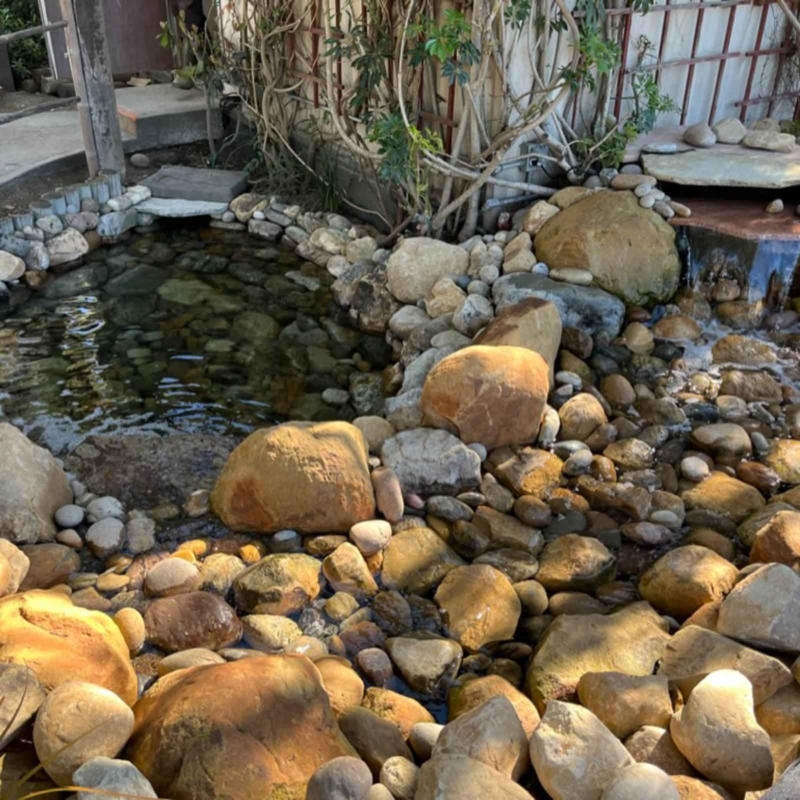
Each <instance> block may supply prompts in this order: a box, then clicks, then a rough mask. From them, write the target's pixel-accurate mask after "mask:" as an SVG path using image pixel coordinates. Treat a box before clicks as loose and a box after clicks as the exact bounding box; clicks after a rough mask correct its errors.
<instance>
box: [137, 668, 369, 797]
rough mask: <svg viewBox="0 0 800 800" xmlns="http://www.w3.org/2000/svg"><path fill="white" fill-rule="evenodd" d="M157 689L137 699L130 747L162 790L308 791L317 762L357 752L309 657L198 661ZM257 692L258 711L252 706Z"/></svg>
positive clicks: (171, 793)
mask: <svg viewBox="0 0 800 800" xmlns="http://www.w3.org/2000/svg"><path fill="white" fill-rule="evenodd" d="M155 688H156V690H155V691H151V692H149V693H148V694H146V695H145V696H144V697H143V698H142V699H141V700H140V701H139V703H138V704H137V706H136V723H137V724H136V731H135V733H134V735H133V738H132V740H131V742H130V744H129V747H128V753H129V756H130V758H131V760H132V761H133V763H134V764H135V765H136V766H137V767H138V768H139V769H140V770H141V771H142V773H144V775H145V776H146V777H147V778H148V780H150V782H151V783H152V784H153V788H154V789H155V790H156V791H157V793H158V796H159V797H171V798H174V800H196V798H199V797H204V798H209V800H212V799H213V798H221V797H223V796H224V797H227V798H230V800H252V798H254V797H259V798H264V800H279V798H286V797H304V796H305V791H306V786H307V784H308V782H309V780H310V779H311V776H312V775H313V774H314V773H315V772H316V771H317V769H318V768H319V767H320V766H322V765H323V764H325V763H327V762H328V761H331V760H333V759H334V758H338V757H339V756H349V755H354V752H353V749H352V747H350V745H349V744H348V742H347V740H346V739H345V738H344V736H343V735H342V733H341V732H340V731H339V729H338V727H337V725H336V718H335V716H334V714H333V710H332V709H331V706H330V701H329V699H328V695H327V694H326V692H325V689H324V688H323V684H322V679H321V677H320V673H319V672H318V671H317V669H316V667H315V666H314V665H313V664H312V663H311V661H309V660H308V659H307V658H305V657H302V656H282V655H273V656H262V657H260V658H244V659H241V660H239V661H233V662H230V663H227V664H216V665H211V666H206V667H197V668H195V669H193V670H188V671H181V672H174V673H171V674H170V675H167V676H165V677H164V678H162V679H161V680H160V681H159V682H158V684H157V685H156V687H155ZM254 697H257V698H259V702H260V703H261V709H262V710H261V713H260V714H253V698H254ZM287 720H291V721H292V724H291V725H290V726H287V724H286V721H287Z"/></svg>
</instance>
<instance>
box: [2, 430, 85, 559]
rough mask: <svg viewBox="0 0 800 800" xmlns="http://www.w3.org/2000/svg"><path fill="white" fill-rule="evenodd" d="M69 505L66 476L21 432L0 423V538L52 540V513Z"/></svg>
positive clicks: (28, 541)
mask: <svg viewBox="0 0 800 800" xmlns="http://www.w3.org/2000/svg"><path fill="white" fill-rule="evenodd" d="M71 502H72V490H71V489H70V487H69V481H68V480H67V476H66V473H65V472H64V470H63V469H61V467H60V466H59V465H58V462H57V461H56V460H55V458H53V456H51V455H50V453H48V452H47V450H45V449H44V448H42V447H38V446H37V445H35V444H34V443H33V442H32V441H31V440H30V439H28V437H27V436H25V434H24V433H22V431H20V430H18V429H17V428H15V427H14V426H13V425H9V424H8V423H7V422H3V423H0V539H8V540H9V541H11V542H14V543H15V544H35V543H36V542H39V541H52V539H53V538H54V537H55V535H56V527H55V524H54V522H53V514H54V513H55V511H56V509H57V508H60V507H61V506H64V505H67V504H69V503H71Z"/></svg>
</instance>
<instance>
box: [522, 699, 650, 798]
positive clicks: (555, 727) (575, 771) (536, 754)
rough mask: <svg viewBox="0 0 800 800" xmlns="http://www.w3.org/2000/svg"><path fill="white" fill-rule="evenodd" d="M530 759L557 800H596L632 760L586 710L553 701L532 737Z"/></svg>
mask: <svg viewBox="0 0 800 800" xmlns="http://www.w3.org/2000/svg"><path fill="white" fill-rule="evenodd" d="M530 756H531V761H532V762H533V767H534V769H535V770H536V775H537V776H538V778H539V781H540V782H541V784H542V786H544V788H545V789H546V790H547V791H548V792H549V793H550V795H551V797H552V798H553V800H597V798H599V797H600V796H601V795H602V793H603V792H604V791H605V790H606V788H607V787H608V786H609V785H610V784H611V782H612V781H613V780H614V778H615V777H616V776H617V774H618V773H619V771H620V770H622V769H624V768H625V767H630V766H633V764H634V763H635V762H634V760H633V757H632V756H631V754H630V753H629V752H628V751H627V750H626V749H625V748H624V747H623V745H622V743H621V742H620V741H619V740H618V739H617V738H616V737H615V736H614V734H613V733H611V731H609V730H608V728H606V726H605V725H603V723H602V722H600V720H599V719H598V718H597V717H596V716H595V715H594V714H592V712H591V711H589V709H587V708H582V707H581V706H578V705H575V704H574V703H565V702H562V701H561V700H550V701H549V702H548V703H547V709H546V710H545V714H544V716H543V717H542V721H541V723H540V724H539V726H538V727H537V728H536V730H535V731H534V732H533V736H532V737H531V742H530Z"/></svg>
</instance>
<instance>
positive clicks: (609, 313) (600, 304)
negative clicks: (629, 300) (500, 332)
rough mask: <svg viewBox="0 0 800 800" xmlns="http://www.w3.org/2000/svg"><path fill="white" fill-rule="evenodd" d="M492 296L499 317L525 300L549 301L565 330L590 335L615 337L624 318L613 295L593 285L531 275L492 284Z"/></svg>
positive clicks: (513, 276) (621, 308) (621, 305)
mask: <svg viewBox="0 0 800 800" xmlns="http://www.w3.org/2000/svg"><path fill="white" fill-rule="evenodd" d="M492 295H493V297H494V301H495V305H496V312H497V313H498V314H500V313H501V312H502V311H505V309H507V308H511V307H512V306H514V305H516V304H517V303H519V302H520V301H522V300H524V299H525V298H527V297H538V298H539V299H540V300H549V301H550V302H551V303H553V305H555V307H556V308H557V309H558V313H559V314H561V323H562V324H563V325H564V326H565V327H570V328H580V329H581V330H583V331H586V332H587V333H590V334H592V335H593V336H594V335H595V334H597V333H600V332H601V331H605V332H607V333H608V334H609V335H610V336H616V335H617V334H618V333H619V332H620V330H621V329H622V323H623V321H624V319H625V304H624V303H623V302H622V300H620V299H619V298H618V297H615V296H614V295H613V294H609V293H608V292H606V291H603V289H599V288H597V287H596V286H577V285H575V284H572V283H564V282H563V281H553V280H550V278H546V277H545V276H544V275H536V274H534V273H528V272H518V273H513V274H511V275H504V276H503V277H502V278H500V279H499V280H497V281H495V283H494V285H493V286H492Z"/></svg>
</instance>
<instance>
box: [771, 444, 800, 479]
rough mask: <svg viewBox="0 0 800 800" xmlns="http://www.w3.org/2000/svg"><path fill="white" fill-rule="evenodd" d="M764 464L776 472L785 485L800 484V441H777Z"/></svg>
mask: <svg viewBox="0 0 800 800" xmlns="http://www.w3.org/2000/svg"><path fill="white" fill-rule="evenodd" d="M764 463H765V464H766V465H767V466H768V467H770V468H771V469H773V470H775V472H776V473H777V475H778V477H779V478H780V479H781V480H782V481H783V482H784V483H791V484H797V483H800V441H797V440H795V439H775V440H774V441H773V442H772V446H771V447H770V450H769V452H768V453H767V455H766V456H765V457H764Z"/></svg>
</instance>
